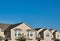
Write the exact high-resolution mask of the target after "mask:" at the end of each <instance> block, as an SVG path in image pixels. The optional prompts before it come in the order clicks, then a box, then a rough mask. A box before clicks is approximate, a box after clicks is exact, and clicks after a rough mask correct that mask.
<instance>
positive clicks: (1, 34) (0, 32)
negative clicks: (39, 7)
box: [0, 28, 5, 41]
mask: <svg viewBox="0 0 60 41" xmlns="http://www.w3.org/2000/svg"><path fill="white" fill-rule="evenodd" d="M1 30H2V29H1V28H0V36H1V37H3V38H5V35H4V32H3V31H1ZM2 41H4V40H2Z"/></svg>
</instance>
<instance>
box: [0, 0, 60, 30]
mask: <svg viewBox="0 0 60 41" xmlns="http://www.w3.org/2000/svg"><path fill="white" fill-rule="evenodd" d="M20 22H26V23H28V24H29V25H30V26H32V27H33V28H35V27H40V28H48V29H51V28H52V29H55V30H59V31H60V29H59V28H60V0H0V23H8V24H14V23H20Z"/></svg>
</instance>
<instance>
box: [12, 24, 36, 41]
mask: <svg viewBox="0 0 60 41" xmlns="http://www.w3.org/2000/svg"><path fill="white" fill-rule="evenodd" d="M14 29H21V30H22V33H23V34H24V36H26V38H27V39H28V36H27V30H29V29H31V28H30V27H29V26H27V25H26V24H24V23H23V24H21V25H19V26H17V27H15V28H13V29H11V41H16V40H15V34H14V33H15V31H14ZM31 30H32V29H31ZM32 31H33V36H31V37H29V38H31V39H32V40H27V41H36V35H35V31H34V30H32Z"/></svg>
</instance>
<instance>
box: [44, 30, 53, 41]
mask: <svg viewBox="0 0 60 41" xmlns="http://www.w3.org/2000/svg"><path fill="white" fill-rule="evenodd" d="M47 33H49V36H46V34H47ZM52 38H53V35H52V33H51V32H50V31H49V30H46V31H44V41H53V40H52Z"/></svg>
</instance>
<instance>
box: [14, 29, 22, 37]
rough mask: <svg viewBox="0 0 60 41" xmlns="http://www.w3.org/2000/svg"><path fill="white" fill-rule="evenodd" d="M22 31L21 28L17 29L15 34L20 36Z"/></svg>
mask: <svg viewBox="0 0 60 41" xmlns="http://www.w3.org/2000/svg"><path fill="white" fill-rule="evenodd" d="M21 34H22V33H21V30H20V29H15V36H16V37H18V36H20V35H21Z"/></svg>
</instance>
